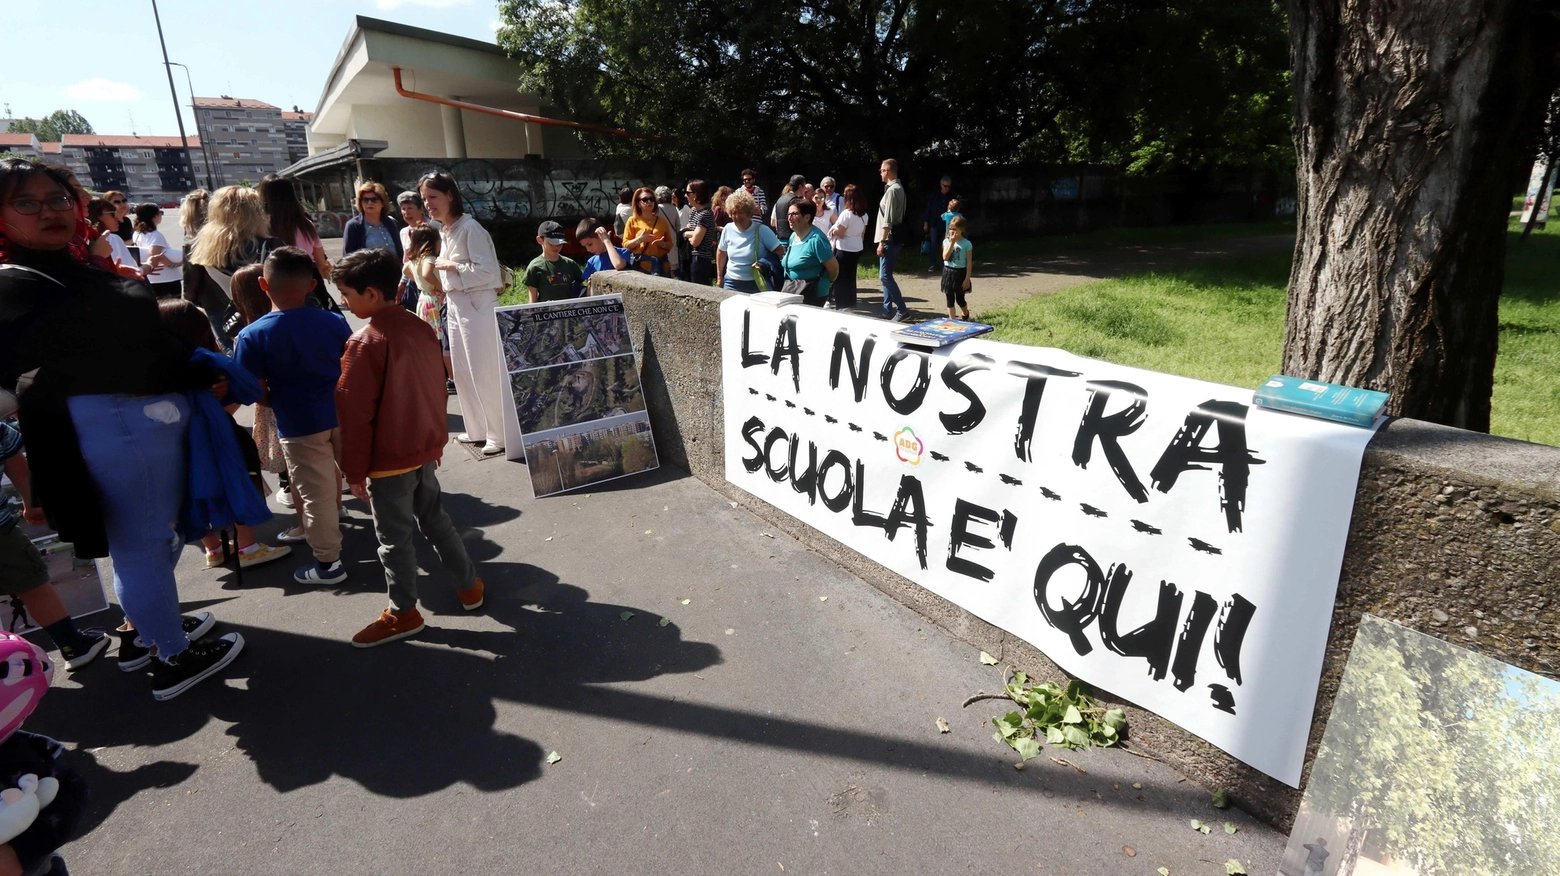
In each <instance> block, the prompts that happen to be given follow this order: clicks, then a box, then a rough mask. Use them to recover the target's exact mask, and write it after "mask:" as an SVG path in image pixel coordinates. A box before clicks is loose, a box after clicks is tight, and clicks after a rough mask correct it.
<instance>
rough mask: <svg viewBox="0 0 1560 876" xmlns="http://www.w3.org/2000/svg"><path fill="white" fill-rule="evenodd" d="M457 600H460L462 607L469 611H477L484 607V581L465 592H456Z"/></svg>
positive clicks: (479, 581)
mask: <svg viewBox="0 0 1560 876" xmlns="http://www.w3.org/2000/svg"><path fill="white" fill-rule="evenodd" d="M455 598H456V599H459V600H460V607H461V608H464V609H465V610H467V611H476V610H477V609H479V608H481V607H482V579H481V578H478V579H477V582H476V583H475V584H473V585H471V586H470V587H469V588H467V589H465V590H457V591H455Z"/></svg>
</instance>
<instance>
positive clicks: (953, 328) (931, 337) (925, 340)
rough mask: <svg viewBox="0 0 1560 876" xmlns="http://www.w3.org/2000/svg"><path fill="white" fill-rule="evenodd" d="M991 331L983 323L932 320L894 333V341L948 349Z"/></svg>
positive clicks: (958, 320) (989, 327)
mask: <svg viewBox="0 0 1560 876" xmlns="http://www.w3.org/2000/svg"><path fill="white" fill-rule="evenodd" d="M989 331H991V326H989V325H986V324H985V323H983V322H970V321H969V320H964V319H932V320H927V321H926V322H921V323H916V324H915V325H911V326H905V327H904V328H902V329H899V330H898V331H896V332H894V340H896V341H898V342H900V343H901V344H910V345H912V346H916V347H946V346H948V345H949V344H952V343H954V342H956V341H962V340H964V339H965V338H973V337H975V336H976V335H983V334H985V333H986V332H989Z"/></svg>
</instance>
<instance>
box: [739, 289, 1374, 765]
mask: <svg viewBox="0 0 1560 876" xmlns="http://www.w3.org/2000/svg"><path fill="white" fill-rule="evenodd" d="M721 306H722V310H721V334H722V338H721V357H722V379H723V384H724V404H725V423H724V430H725V435H724V445H725V459H726V478H727V480H728V481H730V482H731V483H732V484H734V485H736V486H738V487H740V488H742V489H743V490H746V491H747V492H749V493H751V494H753V495H754V496H756V497H758V498H760V499H763V500H764V501H767V502H769V503H771V504H772V505H774V506H775V507H777V508H779V509H781V510H783V511H785V512H787V513H789V514H791V515H792V516H794V517H796V518H797V519H799V520H801V521H803V522H805V523H807V524H809V525H811V526H812V527H814V528H815V529H817V530H819V531H820V532H822V533H824V534H825V535H828V536H829V537H831V538H833V539H835V540H837V541H839V542H841V543H842V544H845V545H847V546H849V547H850V548H852V549H854V550H856V551H857V552H859V553H861V554H863V555H865V556H867V557H869V558H870V559H872V560H874V561H876V562H878V563H879V564H881V565H883V566H885V567H887V568H889V569H891V570H893V571H894V572H896V573H898V574H899V575H902V576H904V577H905V578H907V579H909V580H911V581H914V582H916V583H917V584H919V585H921V586H923V587H925V588H927V589H928V590H931V591H932V592H934V593H936V594H937V595H939V596H941V597H943V598H945V599H947V600H949V601H951V602H953V603H955V604H956V605H959V606H961V607H962V608H964V609H966V610H968V611H969V612H971V613H972V614H974V615H976V616H977V617H980V618H981V619H983V620H985V621H987V622H989V623H992V624H994V625H996V626H998V627H1001V628H1002V629H1004V630H1007V631H1008V632H1010V633H1013V634H1014V635H1016V636H1019V637H1020V638H1022V639H1024V640H1025V641H1027V642H1029V643H1031V644H1033V645H1034V646H1036V647H1037V648H1039V649H1040V650H1041V651H1043V652H1044V653H1045V654H1046V655H1047V656H1048V657H1050V658H1051V659H1052V660H1053V661H1055V662H1056V663H1057V664H1058V665H1060V666H1061V667H1062V668H1063V669H1065V670H1066V671H1067V672H1069V673H1071V674H1073V675H1075V676H1076V677H1078V678H1081V679H1083V680H1084V681H1086V682H1089V683H1091V684H1094V685H1097V686H1098V687H1100V688H1103V689H1104V690H1106V691H1109V692H1110V693H1111V694H1113V695H1115V696H1119V697H1123V698H1125V699H1127V700H1129V701H1131V702H1134V703H1136V704H1138V705H1140V706H1142V707H1144V708H1146V709H1149V710H1152V711H1154V712H1156V713H1158V714H1160V715H1162V716H1164V717H1165V718H1167V719H1169V720H1171V721H1173V722H1175V723H1176V724H1179V725H1180V726H1182V727H1184V728H1186V729H1187V730H1189V731H1191V732H1193V733H1196V734H1197V735H1199V736H1201V737H1203V738H1204V739H1207V740H1208V741H1209V742H1212V743H1213V744H1215V745H1217V746H1219V747H1220V748H1222V749H1224V750H1225V751H1227V752H1229V753H1230V754H1232V755H1234V756H1235V757H1237V758H1239V759H1241V760H1243V761H1245V762H1246V763H1249V764H1251V765H1252V766H1254V767H1256V768H1257V769H1260V770H1262V771H1263V772H1265V773H1267V774H1269V775H1271V776H1274V777H1275V778H1278V779H1280V780H1282V781H1284V782H1286V783H1288V784H1290V785H1297V784H1298V782H1299V780H1300V770H1301V765H1302V764H1303V762H1304V757H1305V746H1306V741H1307V736H1308V734H1309V731H1310V727H1311V716H1312V712H1313V711H1314V707H1315V703H1316V690H1317V683H1318V679H1319V676H1320V672H1321V666H1322V660H1323V657H1324V653H1325V645H1326V641H1327V633H1328V630H1329V628H1330V626H1331V623H1332V610H1333V600H1334V596H1335V593H1336V589H1337V583H1338V575H1339V571H1340V569H1341V566H1342V560H1343V549H1344V542H1345V540H1346V538H1347V536H1348V531H1349V518H1350V515H1351V513H1352V511H1353V505H1354V496H1355V490H1356V488H1357V485H1358V480H1359V471H1360V461H1361V459H1362V456H1363V453H1364V449H1365V445H1366V444H1367V443H1368V442H1369V440H1370V437H1371V436H1372V434H1374V430H1373V429H1369V428H1359V427H1354V426H1345V425H1341V424H1336V423H1331V422H1326V421H1323V420H1316V419H1311V418H1308V417H1304V416H1299V415H1294V414H1286V413H1281V412H1277V411H1269V410H1264V409H1261V408H1256V407H1253V406H1252V405H1251V399H1252V391H1251V390H1250V389H1241V388H1237V387H1231V386H1221V385H1218V384H1213V383H1207V382H1204V381H1199V380H1191V379H1187V378H1182V377H1174V376H1171V375H1166V374H1159V373H1156V372H1152V371H1146V370H1143V369H1138V368H1128V367H1124V366H1120V365H1115V364H1112V363H1109V362H1102V361H1098V360H1093V359H1086V358H1083V357H1081V356H1075V355H1072V354H1070V353H1067V352H1065V351H1062V350H1056V349H1045V348H1035V347H1023V346H1019V345H1015V344H1005V343H1000V342H996V341H989V340H985V339H981V338H975V339H971V340H967V341H962V342H960V343H958V344H955V345H952V346H950V347H945V348H942V349H939V350H935V351H928V350H925V349H918V348H914V347H906V346H901V345H899V344H897V343H895V342H894V341H893V339H892V338H891V336H890V335H891V332H892V331H893V330H895V329H896V328H897V326H895V325H892V324H889V323H885V322H882V321H880V320H874V319H869V318H865V317H859V316H853V315H850V314H842V313H837V312H832V311H825V310H814V309H812V308H804V307H780V308H774V307H764V306H760V305H756V304H754V303H753V302H751V301H749V300H747V299H746V298H744V297H743V296H733V297H731V298H728V299H727V300H726V301H725V302H723V303H722V305H721Z"/></svg>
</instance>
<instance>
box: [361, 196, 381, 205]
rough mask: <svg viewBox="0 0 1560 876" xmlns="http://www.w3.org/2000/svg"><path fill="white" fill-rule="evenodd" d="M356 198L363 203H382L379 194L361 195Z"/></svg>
mask: <svg viewBox="0 0 1560 876" xmlns="http://www.w3.org/2000/svg"><path fill="white" fill-rule="evenodd" d="M358 200H359V201H362V202H363V203H365V204H379V203H383V202H381V201H380V200H379V196H378V195H364V196H363V197H361V198H358Z"/></svg>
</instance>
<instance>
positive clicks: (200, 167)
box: [40, 134, 205, 204]
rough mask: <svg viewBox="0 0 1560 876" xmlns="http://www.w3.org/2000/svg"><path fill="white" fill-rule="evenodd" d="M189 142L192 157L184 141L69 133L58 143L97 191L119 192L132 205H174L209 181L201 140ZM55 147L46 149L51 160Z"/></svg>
mask: <svg viewBox="0 0 1560 876" xmlns="http://www.w3.org/2000/svg"><path fill="white" fill-rule="evenodd" d="M189 142H190V152H189V156H188V157H186V155H185V152H184V144H183V143H182V142H181V141H180V140H179V138H178V137H134V136H115V135H105V134H66V135H65V139H64V141H63V142H62V143H60V144H58V145H59V146H60V150H59V159H58V160H60V162H61V163H62V164H64V165H65V166H66V167H69V168H70V169H71V171H72V172H73V173H75V174H76V178H77V179H78V180H80V181H81V184H82V185H84V186H86V187H87V188H89V189H92V190H93V191H98V192H106V191H111V190H117V191H121V192H124V193H125V194H126V195H127V196H129V198H130V200H132V201H153V202H156V203H159V204H172V203H177V202H178V201H179V199H180V198H183V197H184V196H185V195H186V194H187V193H189V191H190V190H191V189H194V188H196V187H197V186H198V185H200V180H202V179H204V176H205V163H204V156H203V155H202V153H201V143H200V140H199V138H196V137H191V138H190V141H189ZM49 145H52V144H40V146H41V147H42V148H41V151H42V152H43V153H44V156H45V157H48V149H47V147H48V146H49ZM191 160H193V165H192V161H191Z"/></svg>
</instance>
